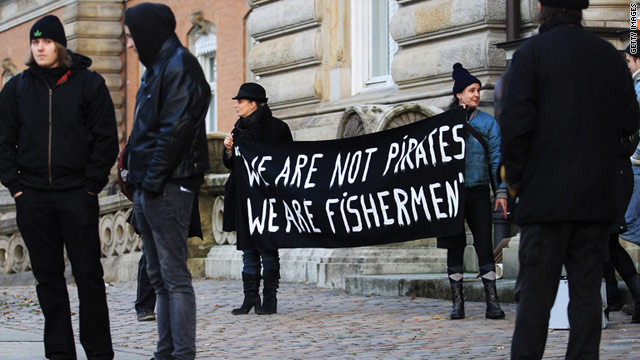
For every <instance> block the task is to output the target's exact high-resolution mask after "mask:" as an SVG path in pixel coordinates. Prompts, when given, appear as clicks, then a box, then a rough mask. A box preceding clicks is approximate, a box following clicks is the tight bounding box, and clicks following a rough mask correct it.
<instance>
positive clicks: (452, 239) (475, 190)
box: [438, 185, 495, 275]
mask: <svg viewBox="0 0 640 360" xmlns="http://www.w3.org/2000/svg"><path fill="white" fill-rule="evenodd" d="M489 191H490V189H489V186H488V185H482V186H473V187H468V188H465V203H464V218H465V220H466V221H467V225H469V229H470V230H471V233H472V234H473V247H474V248H475V250H476V254H477V255H478V264H479V265H480V272H481V273H482V274H483V275H484V274H485V273H487V272H489V271H495V260H494V256H493V240H492V238H491V227H492V222H491V197H490V195H489ZM466 245H467V237H466V234H465V230H464V227H463V228H462V229H460V234H458V235H455V236H446V237H439V238H438V247H440V248H446V249H449V251H447V267H448V268H449V270H451V269H454V268H460V270H459V271H457V270H456V271H453V272H454V273H455V272H462V263H463V260H464V247H465V246H466ZM454 249H457V250H455V251H454ZM449 272H450V273H451V271H449Z"/></svg>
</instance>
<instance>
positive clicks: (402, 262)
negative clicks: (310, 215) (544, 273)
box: [0, 0, 637, 287]
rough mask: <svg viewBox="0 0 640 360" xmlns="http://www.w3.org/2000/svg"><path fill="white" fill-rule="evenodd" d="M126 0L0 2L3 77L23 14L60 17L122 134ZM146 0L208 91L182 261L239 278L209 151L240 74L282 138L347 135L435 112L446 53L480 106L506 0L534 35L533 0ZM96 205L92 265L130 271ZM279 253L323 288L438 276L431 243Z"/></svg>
mask: <svg viewBox="0 0 640 360" xmlns="http://www.w3.org/2000/svg"><path fill="white" fill-rule="evenodd" d="M140 2H141V1H140V0H132V1H109V0H100V1H93V0H17V1H6V0H5V1H3V0H0V43H2V44H3V47H1V48H0V59H5V60H3V61H2V66H3V70H2V71H3V74H2V76H3V82H4V79H6V77H8V76H10V75H11V74H12V73H14V72H15V71H18V70H20V69H22V68H23V67H24V65H22V64H23V62H24V57H25V56H26V53H27V51H28V46H27V44H28V34H27V31H28V29H29V28H30V26H31V24H32V23H33V21H34V20H35V19H36V18H38V17H40V16H42V15H44V14H48V13H53V14H56V15H58V16H60V17H61V18H62V19H63V22H64V23H65V27H66V29H67V35H68V37H69V47H70V48H71V49H73V50H77V51H78V52H81V53H85V54H87V55H89V56H91V57H92V58H93V59H94V69H95V70H97V71H99V72H100V73H101V74H103V76H104V77H105V78H106V79H107V84H108V86H109V89H110V90H111V94H112V97H113V100H114V103H115V104H116V107H117V109H118V123H119V125H120V130H121V134H120V136H121V140H123V141H124V139H125V138H126V136H127V134H128V133H129V132H130V130H131V122H132V121H133V108H134V104H135V93H136V91H137V87H138V84H139V79H140V76H141V74H142V71H143V70H144V69H143V68H142V67H141V65H140V64H139V63H138V62H137V58H136V56H135V54H133V53H132V52H130V51H126V50H125V49H124V47H123V42H122V14H123V11H124V9H125V8H126V7H130V6H133V5H135V4H137V3H140ZM155 2H163V3H165V4H167V5H168V6H170V7H172V9H173V11H174V13H175V14H176V19H177V29H176V32H177V34H178V36H179V37H180V40H181V41H182V42H183V44H185V45H186V46H187V47H189V49H190V50H191V51H193V52H194V54H196V55H197V56H198V57H199V59H201V64H202V66H203V69H204V70H205V73H206V74H207V75H208V76H209V80H210V83H211V84H212V92H214V94H213V95H214V97H213V98H214V101H213V103H212V105H211V109H212V112H213V113H214V114H215V116H213V117H210V118H208V121H209V124H208V129H209V130H210V134H209V141H210V151H211V158H212V166H213V170H212V172H211V173H210V174H208V175H207V178H206V182H205V185H204V186H203V191H202V194H201V196H200V210H201V214H202V223H203V227H204V230H205V239H204V241H200V240H196V239H190V249H191V260H190V261H191V266H192V270H193V272H194V274H196V275H200V276H209V277H226V278H239V276H240V273H241V266H242V263H241V256H240V252H238V251H237V250H236V249H235V245H234V243H235V238H234V235H233V234H228V233H223V232H222V231H221V226H222V223H221V222H222V212H223V211H224V209H223V201H222V195H223V184H224V181H225V180H226V177H227V175H226V174H225V171H224V169H223V168H222V166H221V164H220V161H219V160H218V159H220V155H221V154H220V151H221V149H222V146H221V140H222V138H223V136H224V133H225V132H228V131H230V130H231V128H232V126H233V123H234V122H235V120H236V116H235V112H234V111H233V102H232V101H231V100H230V98H231V97H232V96H234V95H235V91H237V88H238V86H239V85H240V84H241V83H242V82H244V81H249V80H255V81H258V82H260V83H261V84H262V85H263V86H264V87H265V88H266V90H267V96H268V97H269V99H270V100H269V104H270V106H271V108H272V109H273V111H274V114H275V116H277V117H279V118H281V119H283V120H285V121H286V122H287V123H288V124H289V126H290V127H291V129H292V131H293V133H294V138H295V139H296V140H324V139H335V138H343V137H350V136H356V135H361V134H366V133H371V132H375V131H381V130H384V129H389V128H393V127H397V126H401V125H404V124H407V123H410V122H413V121H416V120H419V119H423V118H425V117H428V116H431V115H433V114H436V113H439V112H441V111H442V110H443V109H446V108H447V107H448V105H449V103H450V101H451V99H452V94H451V89H452V86H453V82H452V80H451V70H452V65H453V64H454V63H455V62H461V63H462V64H463V65H464V66H465V68H467V69H469V70H470V71H471V72H472V73H473V74H474V75H475V76H477V77H478V78H479V79H480V80H481V81H482V83H483V90H482V91H481V104H480V106H481V108H483V110H486V111H488V112H489V113H493V97H494V88H495V85H496V82H497V81H498V79H499V77H500V76H501V74H502V73H503V71H504V70H505V66H506V63H507V59H508V58H509V57H510V54H511V53H512V51H511V50H509V47H508V46H506V47H505V46H497V45H499V44H501V43H504V42H505V41H506V40H507V23H508V21H509V16H510V15H508V12H507V3H509V4H515V6H516V7H515V8H516V13H517V14H519V16H518V21H517V26H516V27H517V30H518V32H519V36H520V37H528V36H531V35H532V34H534V33H535V32H536V31H537V30H536V29H537V25H536V24H535V21H534V19H535V17H536V15H537V0H520V1H511V0H506V1H505V0H247V1H242V0H216V1H212V0H186V1H171V0H164V1H155ZM590 3H591V7H590V8H589V9H588V10H586V11H585V13H584V25H585V26H587V27H589V28H592V29H594V30H595V31H596V32H598V31H599V33H601V34H602V35H603V36H605V37H607V39H608V40H610V41H611V42H612V43H613V44H614V45H615V46H616V47H617V48H618V49H623V48H624V46H625V43H624V42H625V39H624V35H622V34H621V32H622V31H624V30H625V29H628V27H629V23H628V19H629V1H626V0H591V1H590ZM4 44H6V45H4ZM4 199H5V201H4V202H3V203H2V204H0V206H2V208H0V211H3V210H6V211H5V213H7V214H10V213H11V205H12V201H11V199H6V197H5V198H4ZM102 201H103V205H104V209H110V210H109V211H110V212H105V216H107V218H109V216H110V219H111V220H101V221H102V222H104V223H105V225H104V231H103V242H104V243H105V244H111V243H113V242H114V241H115V244H118V241H120V243H121V244H122V243H123V242H124V243H127V244H129V245H126V246H125V245H121V246H120V247H117V246H116V245H109V246H112V248H110V247H109V246H107V247H106V250H105V251H106V253H105V262H106V263H109V262H111V263H113V264H114V265H115V264H128V265H126V266H125V265H119V266H114V267H113V270H112V271H111V272H109V269H107V273H108V274H111V276H112V277H113V278H114V279H115V278H119V279H126V278H132V275H134V272H133V269H134V267H133V265H132V264H135V259H136V255H137V254H136V252H135V251H131V250H127V247H129V248H130V249H137V248H138V247H139V245H136V244H138V243H137V242H136V240H135V237H134V236H133V235H131V236H130V237H131V239H130V240H126V239H129V238H128V237H127V236H129V235H124V237H123V235H122V234H128V232H127V228H126V227H119V226H120V225H121V223H120V222H118V224H120V225H117V226H115V225H114V224H115V223H116V218H117V219H120V217H121V216H120V215H118V211H120V212H123V215H124V214H125V213H126V211H127V209H128V206H130V205H129V204H128V203H127V202H126V201H124V200H123V199H122V198H121V197H118V196H113V197H105V198H103V199H102ZM105 211H106V210H105ZM6 216H7V219H6V220H0V234H6V236H5V237H6V239H5V238H3V237H2V236H0V252H1V251H2V246H3V244H4V243H3V241H4V240H3V239H5V240H7V241H6V242H7V244H9V243H10V241H11V239H12V238H13V237H14V236H15V235H14V234H15V229H14V230H11V226H12V225H11V219H10V215H6ZM102 222H101V224H102ZM5 223H6V224H5ZM3 224H5V225H6V226H7V227H6V231H5V230H3V229H4V228H3V227H2V226H3ZM109 224H111V225H109ZM101 226H102V225H101ZM13 228H15V226H13ZM101 229H102V227H101ZM11 231H13V232H11ZM101 231H102V230H101ZM3 236H4V235H3ZM123 239H125V240H123ZM14 242H16V241H14ZM514 245H517V242H514ZM11 249H13V248H10V247H7V250H6V252H7V253H11V251H14V250H11ZM118 249H120V250H118ZM512 250H515V246H514V248H513V249H512ZM14 252H16V253H18V252H17V251H14ZM138 256H139V255H138ZM636 258H637V257H636ZM281 259H282V276H283V280H285V281H310V282H314V283H317V284H318V285H319V286H327V287H343V286H344V276H345V275H347V274H381V273H418V272H444V271H445V267H446V265H445V253H444V252H443V251H442V250H438V249H435V246H434V241H433V239H425V240H420V241H414V242H410V243H405V244H399V245H390V246H377V247H371V248H354V249H287V250H282V251H281ZM468 260H469V261H467V263H468V270H473V268H474V266H475V265H474V258H473V256H472V254H471V253H470V254H469V257H468ZM3 266H5V267H6V266H8V265H7V264H4V263H3V264H0V272H2V270H1V269H2V267H3ZM115 269H118V270H115ZM123 269H131V271H129V270H123Z"/></svg>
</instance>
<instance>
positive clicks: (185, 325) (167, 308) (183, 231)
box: [133, 183, 196, 360]
mask: <svg viewBox="0 0 640 360" xmlns="http://www.w3.org/2000/svg"><path fill="white" fill-rule="evenodd" d="M194 196H195V194H194V193H192V192H189V191H185V190H183V189H181V187H180V186H178V185H176V184H172V183H168V184H167V185H166V186H165V189H164V193H162V194H151V193H148V192H146V191H143V190H141V189H137V190H136V191H135V193H134V196H133V200H134V207H135V210H134V211H135V214H136V216H135V219H136V224H137V228H138V230H139V231H140V234H141V235H142V242H143V245H144V249H145V256H146V261H147V274H148V275H149V280H150V281H151V285H153V288H154V289H155V291H156V296H157V304H156V313H157V315H156V316H157V320H158V337H159V339H158V345H157V349H156V352H155V354H154V356H155V359H157V360H162V359H174V358H175V359H193V358H195V354H196V345H195V340H196V299H195V294H194V292H193V286H192V284H191V274H190V273H189V269H188V268H187V258H188V251H187V233H188V229H189V219H190V217H191V210H192V208H193V199H194Z"/></svg>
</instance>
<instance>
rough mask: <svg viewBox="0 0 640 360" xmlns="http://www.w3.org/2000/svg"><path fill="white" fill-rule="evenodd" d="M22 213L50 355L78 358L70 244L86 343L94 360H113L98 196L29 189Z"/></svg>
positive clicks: (19, 210) (20, 200)
mask: <svg viewBox="0 0 640 360" xmlns="http://www.w3.org/2000/svg"><path fill="white" fill-rule="evenodd" d="M16 212H17V214H16V216H17V219H16V220H17V223H18V228H19V229H20V233H21V234H22V237H23V238H24V241H25V243H26V245H27V248H28V250H29V257H30V258H31V268H32V269H33V275H34V276H35V278H36V280H37V281H38V285H36V290H37V293H38V300H39V301H40V307H41V308H42V313H43V315H44V348H45V356H46V357H47V358H49V359H75V358H76V349H75V343H74V339H73V329H72V327H71V316H70V307H69V294H68V293H67V285H66V280H65V277H64V257H63V246H64V247H66V249H67V255H68V257H69V261H70V262H71V269H72V271H73V277H74V278H75V282H76V285H77V287H78V298H79V300H80V343H81V344H82V346H83V348H84V351H85V353H86V355H87V358H89V359H113V349H112V345H111V333H110V330H109V310H108V308H107V297H106V294H105V289H104V281H103V271H102V264H101V263H100V237H99V234H98V198H97V197H95V196H93V195H89V194H87V192H86V190H85V189H83V188H79V189H73V190H66V191H53V192H48V191H37V190H32V189H25V190H24V191H23V194H22V195H21V196H19V197H18V198H17V199H16Z"/></svg>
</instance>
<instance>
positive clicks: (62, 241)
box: [0, 15, 118, 359]
mask: <svg viewBox="0 0 640 360" xmlns="http://www.w3.org/2000/svg"><path fill="white" fill-rule="evenodd" d="M29 37H30V42H31V58H30V60H29V61H28V63H27V65H28V66H29V68H27V69H26V70H25V71H24V72H22V73H21V74H19V75H17V76H15V77H13V78H11V80H10V81H9V82H8V83H7V84H6V85H5V86H4V88H3V89H2V92H1V93H0V180H2V183H3V184H4V185H5V186H6V187H7V188H9V191H10V192H11V194H12V195H13V197H14V199H15V202H16V222H17V224H18V228H19V229H20V233H21V234H22V237H23V238H24V241H25V244H26V245H27V249H28V250H29V257H30V259H31V268H32V269H33V275H34V277H35V278H36V280H37V282H38V284H37V286H36V290H37V292H38V300H39V301H40V307H41V308H42V313H43V315H44V319H45V324H44V347H45V356H46V357H47V358H50V359H53V358H55V359H75V358H76V347H75V342H74V337H73V329H72V325H71V316H70V315H69V314H70V308H69V295H68V293H67V285H66V280H65V277H64V269H65V261H64V255H63V247H64V248H66V250H67V255H68V257H69V261H70V263H71V268H72V271H73V277H74V279H75V282H76V285H77V287H78V298H79V299H80V342H81V343H82V346H83V347H84V350H85V353H86V355H87V358H90V359H112V358H113V349H112V346H111V335H110V330H109V311H108V308H107V299H106V294H105V289H104V281H103V270H102V264H101V263H100V236H99V231H98V214H99V206H98V198H97V196H96V195H97V193H98V192H100V190H102V188H103V187H104V186H105V184H106V183H107V180H108V176H109V172H110V170H111V167H112V166H113V164H114V162H115V159H116V156H117V155H118V135H117V129H116V120H115V112H114V108H113V102H112V101H111V96H110V95H109V90H108V89H107V86H106V85H105V81H104V79H103V78H102V76H100V75H99V74H97V73H96V72H94V71H90V70H88V67H89V66H91V59H89V58H88V57H85V56H82V55H79V54H75V53H73V52H71V51H69V50H67V49H66V45H67V39H66V36H65V33H64V28H63V26H62V23H60V20H59V19H58V18H57V17H55V16H53V15H48V16H45V17H43V18H41V19H39V20H38V21H36V23H35V24H34V25H33V27H32V28H31V30H30V32H29Z"/></svg>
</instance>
